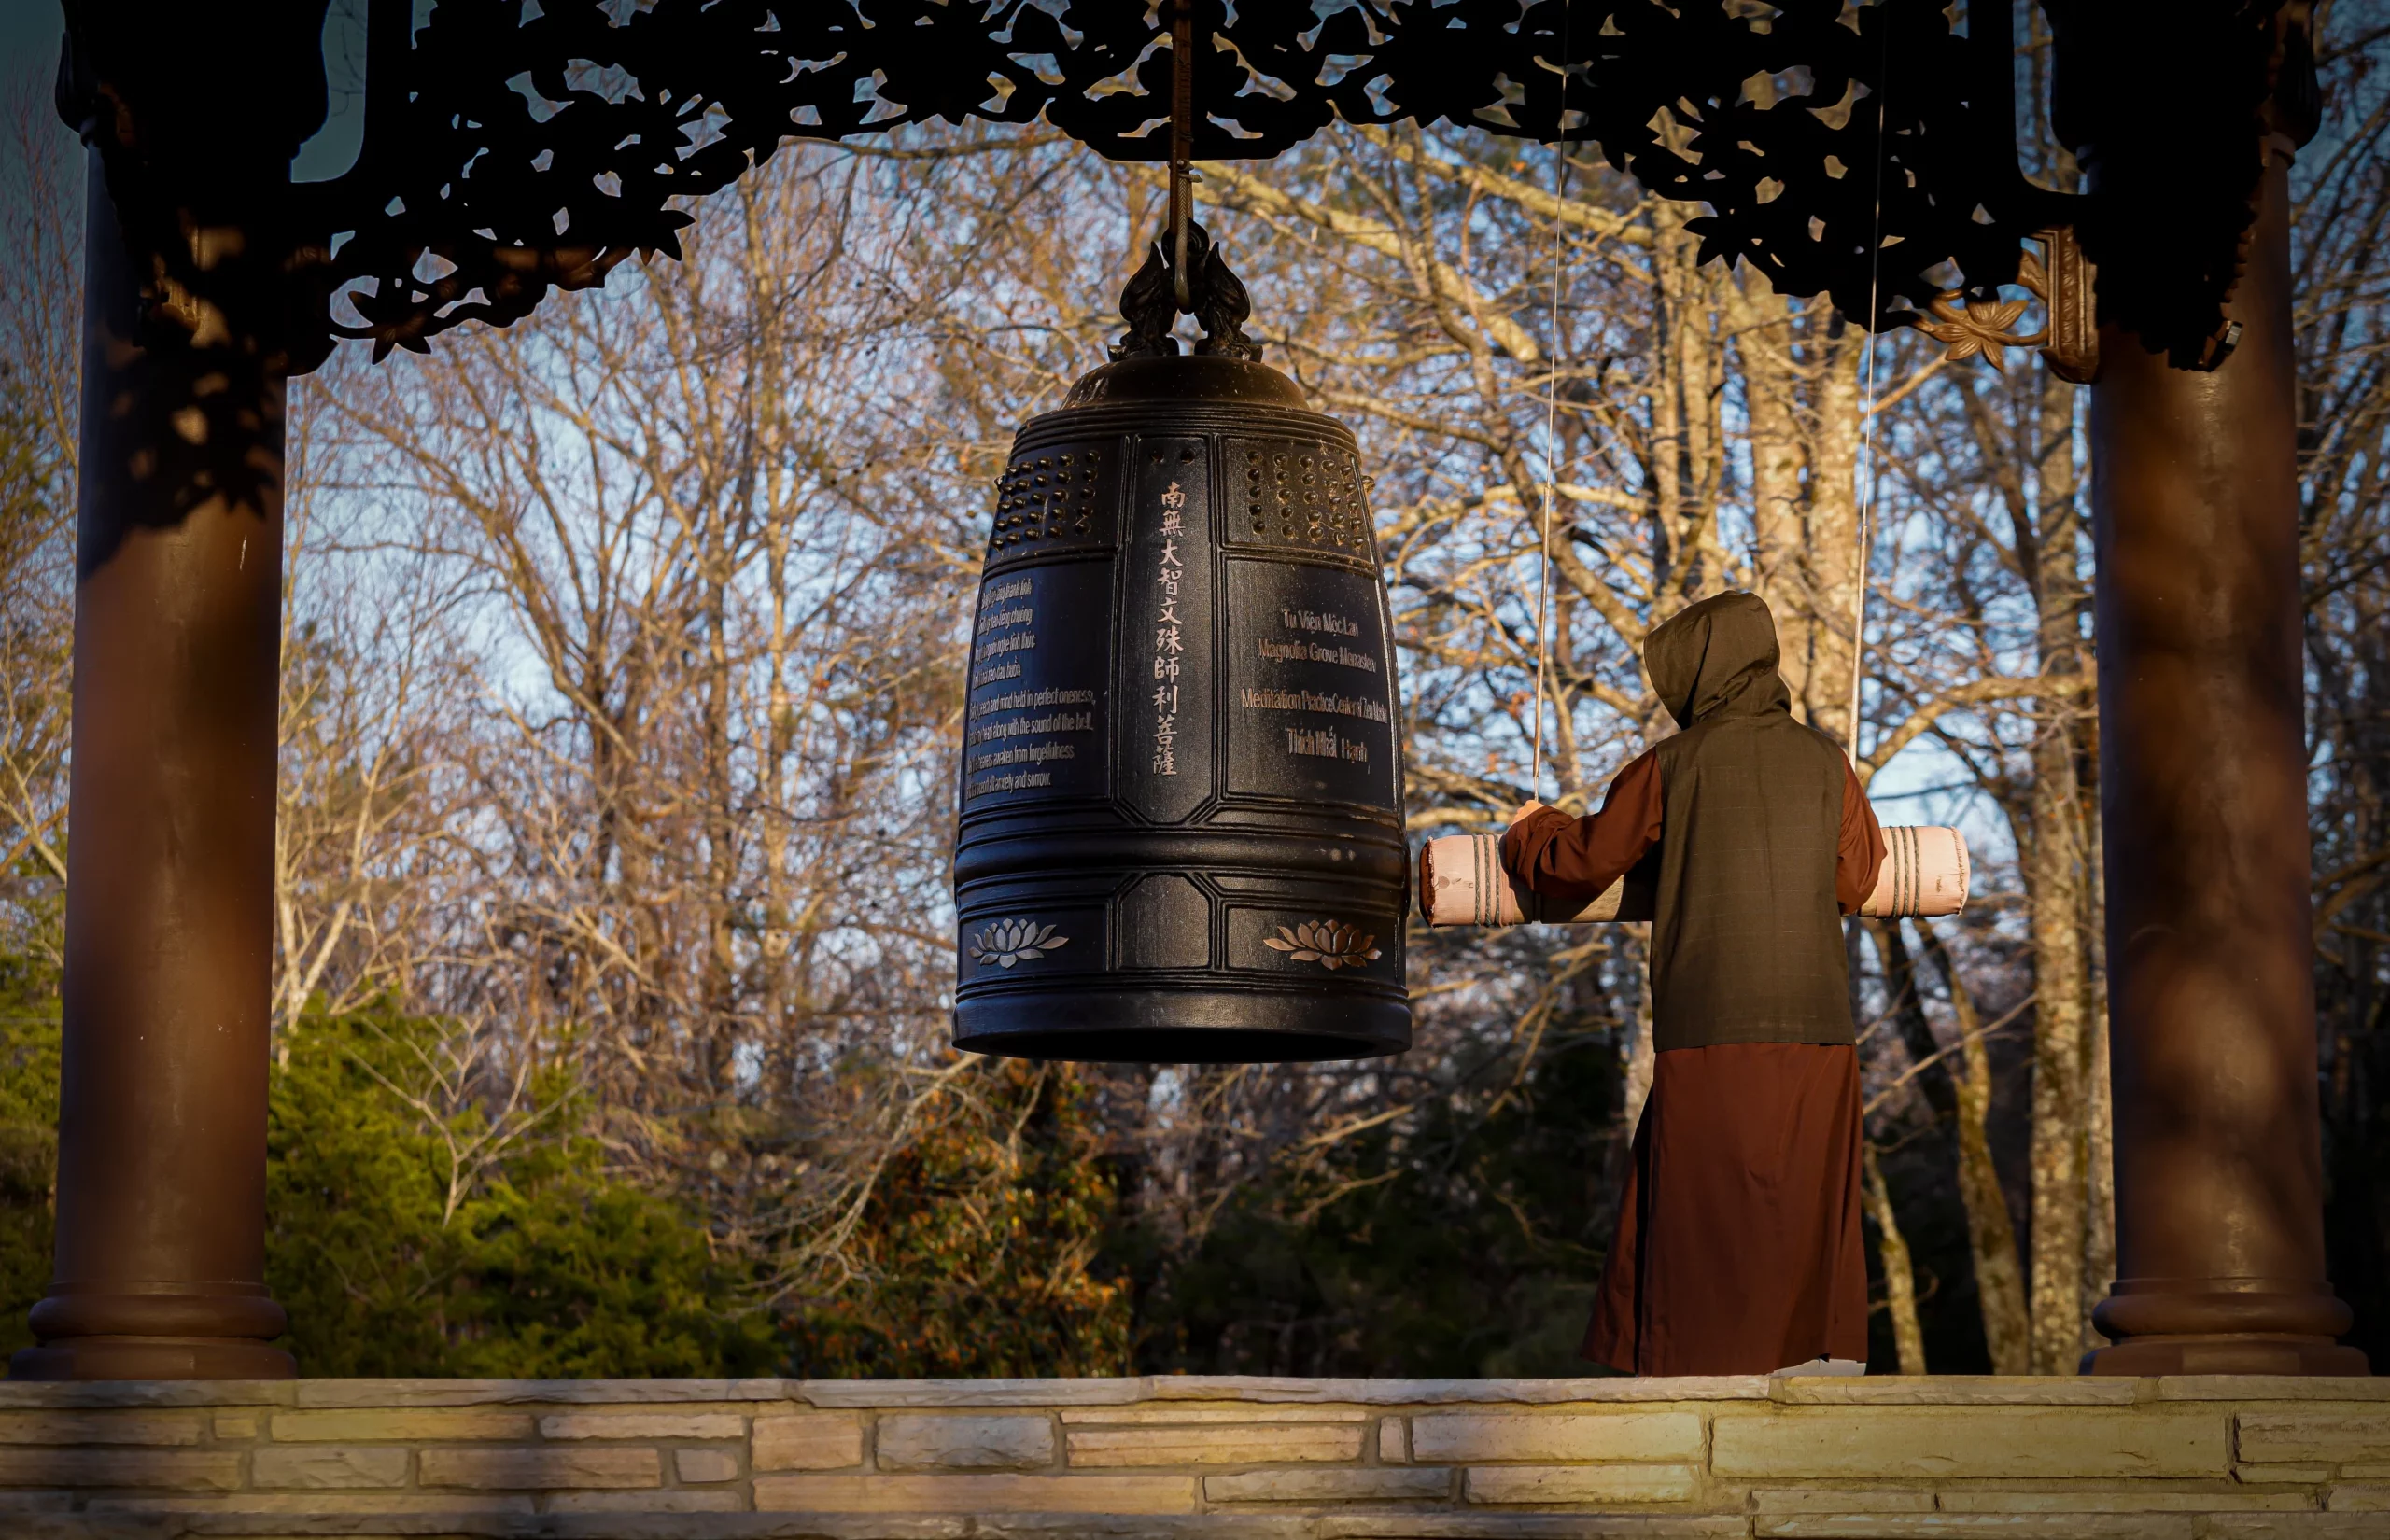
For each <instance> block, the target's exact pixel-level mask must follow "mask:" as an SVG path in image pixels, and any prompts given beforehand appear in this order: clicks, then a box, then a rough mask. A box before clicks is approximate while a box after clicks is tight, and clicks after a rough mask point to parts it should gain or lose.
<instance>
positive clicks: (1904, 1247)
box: [1861, 1142, 1926, 1374]
mask: <svg viewBox="0 0 2390 1540" xmlns="http://www.w3.org/2000/svg"><path fill="white" fill-rule="evenodd" d="M1862 1148H1863V1150H1864V1151H1865V1154H1864V1155H1863V1156H1862V1157H1861V1159H1862V1161H1863V1164H1864V1166H1865V1169H1866V1173H1867V1216H1868V1217H1869V1218H1870V1219H1873V1220H1874V1221H1875V1222H1876V1247H1877V1252H1878V1253H1880V1254H1881V1256H1882V1258H1883V1263H1884V1303H1885V1307H1886V1308H1887V1309H1890V1310H1891V1314H1892V1346H1893V1349H1894V1351H1895V1352H1896V1353H1897V1354H1898V1355H1899V1361H1900V1365H1901V1373H1903V1374H1923V1373H1925V1372H1926V1371H1925V1328H1924V1327H1923V1326H1922V1325H1921V1324H1920V1323H1919V1321H1918V1318H1917V1272H1916V1267H1915V1265H1914V1264H1913V1263H1912V1262H1911V1261H1910V1260H1909V1254H1908V1240H1907V1238H1905V1236H1903V1235H1902V1234H1901V1222H1900V1220H1899V1219H1898V1217H1896V1216H1895V1215H1894V1214H1893V1212H1892V1195H1891V1190H1890V1189H1888V1188H1887V1187H1886V1186H1885V1185H1884V1169H1883V1166H1882V1165H1881V1163H1879V1162H1878V1161H1877V1158H1876V1146H1875V1144H1874V1143H1873V1142H1869V1143H1866V1144H1864V1145H1863V1146H1862Z"/></svg>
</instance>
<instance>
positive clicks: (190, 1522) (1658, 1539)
mask: <svg viewBox="0 0 2390 1540" xmlns="http://www.w3.org/2000/svg"><path fill="white" fill-rule="evenodd" d="M8 1521H9V1523H10V1524H11V1526H12V1529H11V1533H12V1536H14V1537H17V1540H119V1537H121V1540H181V1537H184V1536H190V1537H193V1540H196V1537H200V1536H226V1537H232V1536H240V1537H248V1536H257V1537H260V1540H264V1537H269V1536H273V1537H279V1536H286V1535H288V1536H298V1535H341V1534H355V1535H423V1536H442V1537H446V1536H470V1537H471V1540H1743V1537H1745V1536H1747V1535H1748V1534H1749V1533H1750V1527H1749V1524H1748V1522H1747V1521H1746V1520H1744V1519H1741V1518H1739V1517H1731V1516H1693V1515H1686V1516H1675V1515H1645V1514H1611V1515H1583V1516H1580V1515H1576V1514H1565V1515H1564V1514H1540V1515H1538V1514H1521V1515H1515V1516H1508V1517H1503V1518H1479V1517H1474V1516H1469V1515H1452V1516H1444V1515H1417V1516H1413V1515H1399V1514H1396V1515H1383V1516H1376V1515H1372V1516H1355V1515H1322V1516H1314V1517H1303V1518H1292V1517H1289V1518H1276V1517H1270V1516H1247V1515H1243V1514H1236V1515H1212V1516H1204V1517H1191V1516H1189V1517H1175V1516H1158V1515H1149V1514H1071V1515H1053V1514H1036V1513H1010V1514H1007V1513H997V1514H974V1515H959V1516H953V1517H945V1516H939V1517H920V1516H912V1515H899V1514H865V1515H856V1514H799V1513H721V1514H672V1515H665V1514H443V1515H429V1514H418V1515H393V1514H341V1515H311V1516H310V1515H288V1514H276V1515H265V1516H260V1515H255V1514H26V1515H10V1516H8ZM20 1523H21V1524H22V1525H23V1527H21V1528H16V1527H14V1526H16V1525H18V1524H20Z"/></svg>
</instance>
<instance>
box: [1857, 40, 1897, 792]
mask: <svg viewBox="0 0 2390 1540" xmlns="http://www.w3.org/2000/svg"><path fill="white" fill-rule="evenodd" d="M1878 15H1879V17H1882V18H1883V19H1884V20H1883V26H1884V41H1883V46H1882V49H1881V51H1880V52H1879V53H1878V55H1877V65H1876V227H1875V238H1874V240H1873V241H1871V242H1870V243H1869V245H1868V250H1867V324H1866V326H1865V327H1864V328H1863V330H1864V331H1865V333H1866V337H1867V370H1866V375H1867V378H1866V385H1865V386H1864V392H1863V393H1864V395H1865V397H1866V404H1865V405H1864V406H1863V407H1862V408H1861V409H1860V414H1859V550H1858V553H1857V562H1858V567H1859V581H1858V589H1859V593H1858V596H1857V597H1856V598H1855V599H1854V600H1853V601H1852V604H1851V609H1850V741H1849V745H1848V746H1847V749H1846V752H1848V753H1849V756H1850V763H1853V764H1857V763H1859V681H1860V679H1861V678H1862V676H1863V675H1864V674H1865V673H1866V669H1865V667H1864V666H1863V665H1864V663H1865V661H1866V657H1867V581H1868V578H1869V575H1870V573H1871V572H1872V570H1873V569H1874V567H1875V560H1874V557H1875V546H1874V542H1873V541H1872V540H1870V539H1869V538H1868V522H1869V520H1870V518H1871V517H1872V516H1873V515H1874V512H1875V496H1876V353H1877V347H1876V343H1877V337H1876V313H1877V300H1878V296H1877V286H1878V285H1879V283H1880V282H1881V281H1882V277H1883V271H1884V158H1885V157H1884V128H1885V121H1886V107H1887V105H1888V103H1887V102H1886V97H1887V96H1888V95H1889V94H1890V89H1891V65H1892V26H1891V20H1890V13H1889V12H1880V11H1879V12H1878Z"/></svg>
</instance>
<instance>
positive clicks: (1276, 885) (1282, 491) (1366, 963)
mask: <svg viewBox="0 0 2390 1540" xmlns="http://www.w3.org/2000/svg"><path fill="white" fill-rule="evenodd" d="M1189 233H1190V237H1191V238H1190V243H1189V248H1188V269H1189V272H1190V273H1191V274H1192V277H1193V281H1192V282H1191V283H1190V284H1189V285H1188V289H1189V293H1188V304H1187V309H1188V312H1189V313H1191V314H1195V315H1198V316H1199V318H1200V319H1201V320H1202V322H1203V324H1204V326H1205V329H1206V332H1207V335H1206V338H1205V340H1204V342H1203V343H1201V344H1199V346H1198V351H1197V352H1196V354H1195V355H1194V356H1192V357H1182V356H1180V355H1179V354H1178V351H1177V343H1176V342H1175V340H1174V339H1173V338H1172V337H1170V336H1169V323H1170V316H1171V315H1173V314H1175V311H1176V308H1177V307H1176V303H1175V300H1174V287H1175V285H1174V282H1173V278H1172V275H1171V273H1170V272H1169V270H1168V265H1167V260H1166V259H1165V258H1164V257H1163V256H1162V254H1161V253H1160V251H1159V249H1158V250H1157V252H1156V254H1155V256H1154V258H1153V259H1151V260H1149V261H1148V263H1147V265H1146V269H1145V270H1144V271H1141V273H1139V275H1138V277H1137V279H1135V280H1133V281H1132V284H1131V286H1130V288H1129V291H1128V294H1127V295H1126V296H1125V297H1124V299H1123V301H1122V310H1123V313H1124V314H1125V315H1128V316H1129V319H1130V322H1131V328H1130V331H1129V334H1128V335H1127V336H1126V337H1124V338H1123V339H1122V340H1121V343H1120V344H1119V345H1118V347H1116V348H1115V349H1114V361H1113V362H1111V363H1109V364H1106V365H1104V367H1102V368H1100V369H1097V370H1096V371H1093V372H1091V373H1090V374H1089V375H1087V376H1086V377H1085V378H1083V379H1081V380H1080V381H1079V382H1078V383H1077V385H1075V386H1074V387H1073V389H1072V391H1071V392H1070V395H1069V396H1068V397H1067V398H1066V399H1065V400H1064V402H1063V404H1062V406H1061V409H1059V410H1058V411H1055V412H1051V413H1046V414H1045V415H1043V416H1040V417H1037V418H1034V419H1033V420H1032V421H1030V422H1029V423H1028V424H1027V425H1025V426H1024V427H1022V428H1021V430H1020V432H1019V436H1018V437H1017V438H1016V439H1015V441H1014V445H1013V454H1012V457H1011V460H1010V463H1009V464H1008V466H1007V467H1006V469H1005V473H1004V475H1003V477H1002V478H1001V479H1000V480H999V481H998V483H997V485H996V500H995V510H994V518H993V521H992V525H991V530H990V534H989V544H988V556H987V565H986V567H985V571H984V575H983V578H982V581H981V585H980V591H979V603H978V609H977V620H976V624H975V627H974V633H973V639H972V649H971V658H970V676H969V680H968V691H967V700H968V705H967V707H966V709H965V727H964V742H963V767H962V787H961V791H962V809H961V819H960V826H959V837H958V840H957V848H956V856H955V904H956V911H957V916H958V923H959V931H958V936H957V941H958V946H957V966H958V970H959V973H958V981H957V994H956V1008H955V1040H956V1043H957V1044H958V1045H959V1046H962V1047H965V1048H971V1049H976V1050H978V1051H981V1052H989V1053H1000V1054H1012V1055H1018V1056H1021V1057H1058V1058H1092V1059H1139V1060H1148V1061H1173V1062H1189V1061H1211V1062H1220V1061H1272V1060H1283V1059H1300V1058H1343V1057H1367V1056H1371V1055H1375V1054H1384V1053H1390V1052H1394V1051H1398V1050H1399V1049H1401V1048H1403V1047H1405V1046H1408V1044H1409V1042H1410V1005H1409V998H1408V995H1407V993H1406V992H1405V989H1404V982H1403V949H1402V932H1403V918H1404V909H1405V905H1406V903H1407V886H1406V864H1407V862H1406V854H1405V846H1404V838H1403V827H1402V765H1401V753H1400V740H1399V735H1398V734H1399V720H1400V711H1399V701H1398V697H1397V694H1396V681H1395V677H1394V666H1393V654H1392V651H1391V649H1390V647H1389V645H1388V637H1389V634H1390V621H1389V616H1388V613H1387V609H1386V602H1385V586H1384V583H1383V581H1382V580H1381V578H1380V576H1379V573H1378V568H1377V553H1376V544H1375V539H1374V535H1373V532H1372V530H1371V521H1370V516H1369V510H1368V507H1367V504H1366V502H1365V500H1364V497H1363V492H1364V486H1363V482H1362V479H1361V476H1360V473H1359V467H1358V463H1357V453H1356V445H1355V442H1354V440H1353V436H1352V434H1351V433H1350V432H1349V431H1347V430H1346V429H1345V428H1344V427H1343V426H1342V425H1340V424H1338V423H1337V422H1335V421H1334V420H1333V419H1332V418H1329V417H1326V416H1322V415H1321V414H1319V413H1315V412H1313V411H1311V410H1309V409H1308V408H1307V407H1306V406H1305V405H1304V402H1303V399H1302V396H1301V393H1300V390H1298V389H1297V387H1296V386H1295V385H1294V383H1293V382H1292V381H1290V380H1288V379H1287V378H1286V376H1285V375H1283V374H1281V373H1279V372H1278V371H1275V370H1273V369H1271V368H1269V367H1267V366H1266V365H1264V364H1262V363H1260V362H1259V361H1258V352H1259V349H1258V347H1257V346H1255V345H1254V344H1253V343H1250V342H1249V341H1247V340H1246V339H1245V338H1244V335H1243V333H1242V330H1241V329H1240V326H1241V323H1242V321H1243V320H1244V315H1245V314H1246V301H1245V299H1244V288H1243V286H1242V285H1239V284H1238V283H1237V282H1236V280H1235V278H1234V276H1233V274H1231V273H1229V271H1228V268H1227V266H1226V264H1225V263H1224V262H1223V261H1222V260H1221V259H1220V257H1219V254H1218V252H1217V251H1216V248H1214V247H1212V246H1211V245H1210V243H1209V242H1208V241H1207V240H1205V239H1204V238H1203V236H1202V227H1201V226H1193V227H1192V228H1191V229H1190V231H1189Z"/></svg>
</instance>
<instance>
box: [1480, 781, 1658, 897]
mask: <svg viewBox="0 0 2390 1540" xmlns="http://www.w3.org/2000/svg"><path fill="white" fill-rule="evenodd" d="M1659 841H1660V762H1659V761H1658V760H1656V759H1654V758H1652V755H1651V754H1649V753H1644V754H1642V755H1639V756H1638V757H1637V758H1636V759H1635V760H1633V761H1632V762H1630V763H1628V765H1627V766H1626V768H1625V769H1624V770H1621V771H1620V772H1619V773H1618V775H1617V777H1615V778H1613V779H1612V780H1611V781H1610V792H1609V794H1608V795H1607V796H1605V797H1603V798H1602V810H1601V811H1600V812H1598V813H1596V814H1594V815H1592V816H1591V817H1589V818H1582V819H1572V818H1570V817H1569V816H1568V814H1566V813H1563V812H1561V811H1559V810H1558V809H1557V808H1553V807H1546V808H1543V809H1541V810H1540V811H1539V812H1536V813H1533V814H1530V815H1529V816H1527V817H1526V818H1523V819H1520V820H1519V821H1518V822H1516V823H1514V824H1512V825H1511V832H1510V833H1507V834H1504V835H1503V836H1502V869H1503V870H1504V871H1506V872H1508V873H1509V874H1510V875H1511V876H1512V877H1513V878H1515V879H1516V880H1518V881H1519V882H1521V883H1523V884H1525V886H1526V888H1527V889H1528V890H1529V891H1530V892H1537V893H1542V894H1545V895H1546V896H1548V897H1551V898H1560V899H1590V898H1597V897H1599V896H1600V895H1601V892H1602V890H1603V889H1606V888H1608V887H1609V886H1610V884H1611V883H1613V882H1616V881H1617V880H1618V879H1619V878H1620V877H1623V876H1624V875H1626V870H1627V868H1628V867H1630V866H1633V865H1634V864H1635V863H1636V862H1637V861H1640V860H1642V859H1643V852H1645V851H1646V850H1649V849H1651V848H1652V846H1654V845H1657V844H1658V843H1659Z"/></svg>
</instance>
